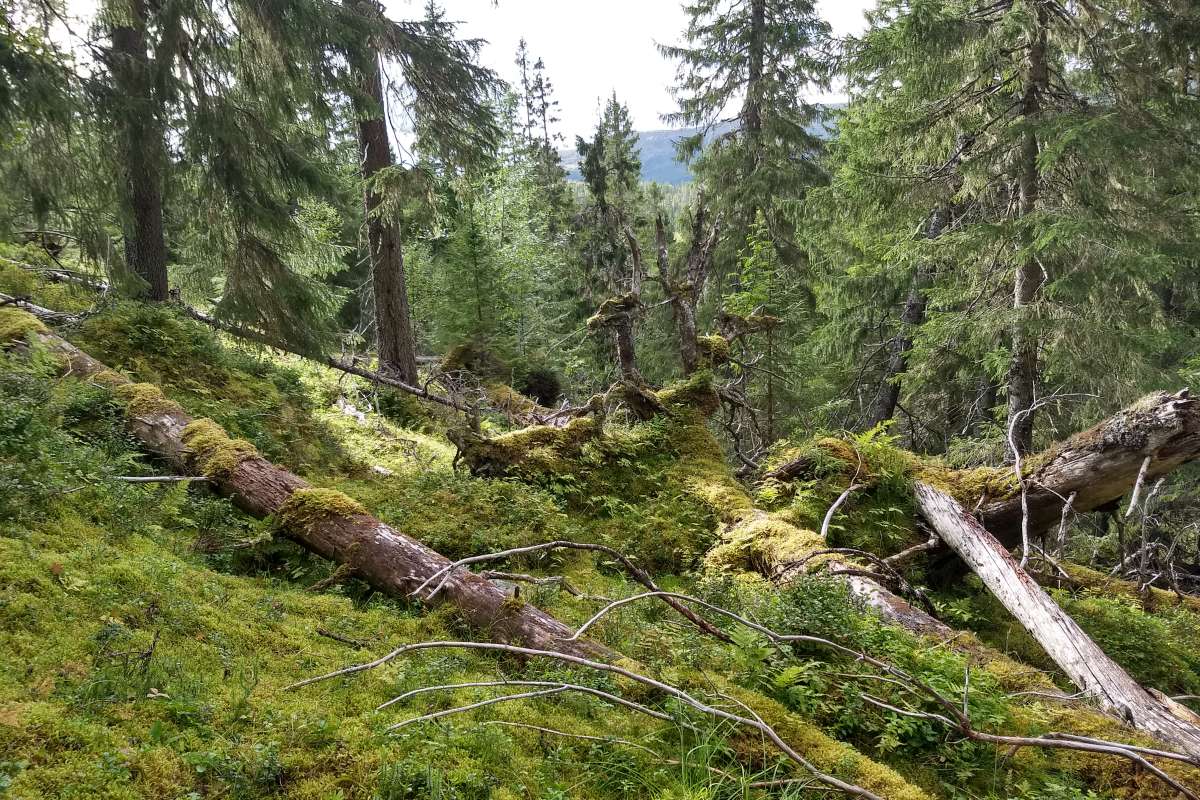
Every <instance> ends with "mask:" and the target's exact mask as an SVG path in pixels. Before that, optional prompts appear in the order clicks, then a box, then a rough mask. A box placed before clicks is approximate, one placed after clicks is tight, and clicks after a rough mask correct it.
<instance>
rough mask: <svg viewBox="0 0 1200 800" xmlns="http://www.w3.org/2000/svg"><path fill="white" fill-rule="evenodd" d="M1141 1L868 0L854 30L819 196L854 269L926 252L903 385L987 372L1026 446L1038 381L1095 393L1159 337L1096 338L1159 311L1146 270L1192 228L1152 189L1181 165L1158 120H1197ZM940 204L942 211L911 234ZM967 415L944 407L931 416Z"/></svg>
mask: <svg viewBox="0 0 1200 800" xmlns="http://www.w3.org/2000/svg"><path fill="white" fill-rule="evenodd" d="M1149 8H1150V5H1149V4H1144V3H1140V2H1106V3H1099V4H1096V3H1092V4H1085V5H1072V6H1069V7H1063V6H1060V5H1059V4H1057V3H1053V2H1048V1H1046V0H1005V1H1004V2H1000V3H988V4H963V3H958V2H933V3H922V4H917V5H913V4H910V3H906V2H893V1H892V0H885V2H882V3H880V5H879V7H878V8H877V9H876V11H875V12H873V14H872V16H871V23H872V24H871V28H870V30H869V31H868V32H867V33H866V34H865V35H864V36H863V37H862V38H861V39H860V40H856V41H853V42H851V46H850V49H849V52H848V55H849V58H848V65H849V78H850V88H851V93H852V94H851V97H852V100H851V106H850V109H849V111H848V112H847V114H846V115H845V117H844V118H843V119H842V120H841V121H840V123H839V131H840V134H839V139H840V142H839V144H838V146H837V148H836V151H835V152H836V168H837V179H836V181H835V191H834V192H833V194H832V196H831V197H830V198H829V200H830V205H829V208H830V209H834V210H833V211H832V213H833V215H834V217H837V218H840V219H841V221H842V227H841V229H840V230H841V231H843V232H844V233H848V235H844V236H842V237H841V238H843V239H844V240H845V241H850V242H859V243H861V247H858V248H857V250H858V252H857V255H852V256H851V258H853V259H854V260H856V261H858V262H859V264H860V267H859V268H858V269H857V271H858V273H859V274H864V270H868V269H869V270H873V271H875V272H876V274H877V275H878V276H879V277H880V279H881V280H883V281H884V282H885V283H886V284H887V285H888V286H890V287H892V288H891V290H890V292H889V294H884V295H883V296H885V297H886V296H894V295H901V296H902V295H903V293H904V291H905V289H904V287H907V286H912V285H913V283H912V281H913V280H914V276H917V275H919V272H918V269H919V267H918V265H920V264H923V263H924V264H928V263H929V262H930V260H931V259H932V260H933V261H936V262H937V263H938V264H939V265H940V266H939V267H938V268H937V270H936V276H935V277H934V278H933V280H932V282H931V283H929V284H928V287H927V292H925V294H926V296H927V297H928V301H929V305H930V309H929V311H928V313H927V314H925V315H924V316H925V320H924V322H923V324H922V325H921V326H920V330H919V331H916V332H915V335H914V336H913V337H912V342H913V345H912V350H911V351H910V352H911V356H910V357H906V358H907V361H908V362H909V363H907V365H906V369H907V371H908V372H909V373H910V377H911V378H913V379H915V381H916V383H915V384H913V388H917V387H919V386H928V387H931V388H932V385H933V384H932V383H931V381H933V380H934V377H933V376H934V375H935V374H936V375H937V376H938V377H937V379H936V380H937V383H938V384H939V385H940V386H942V387H952V386H957V387H959V388H958V389H956V390H955V392H958V393H959V394H958V397H957V398H956V397H954V396H953V393H951V394H950V395H947V393H946V391H945V389H944V388H943V390H942V391H934V392H933V393H932V394H930V395H929V400H931V401H932V402H933V403H934V405H933V407H932V408H931V411H933V410H934V409H936V410H937V413H931V414H930V415H928V416H930V417H941V418H942V419H946V416H945V412H947V411H948V410H949V408H950V407H951V406H957V407H958V408H960V409H962V408H965V407H969V406H972V405H974V406H978V405H979V398H986V396H987V392H986V391H985V392H982V393H979V392H977V390H976V388H975V387H977V386H979V385H981V384H982V385H984V386H987V385H989V384H990V385H996V384H998V383H999V384H1003V385H1004V386H1005V387H1006V390H1007V391H1006V396H1007V405H1008V421H1007V423H1005V428H1006V429H1007V428H1011V429H1012V432H1013V439H1014V443H1015V445H1016V447H1017V449H1019V450H1022V451H1024V450H1027V449H1029V447H1030V446H1031V443H1032V436H1033V421H1034V418H1035V413H1034V412H1035V406H1036V400H1035V398H1037V397H1041V396H1044V395H1045V394H1047V393H1048V392H1049V391H1050V388H1048V387H1053V388H1055V389H1059V390H1060V391H1075V392H1089V393H1094V394H1098V395H1101V394H1102V395H1109V396H1110V402H1111V394H1112V393H1113V392H1117V393H1119V395H1120V396H1121V398H1122V399H1125V398H1126V396H1127V395H1128V394H1129V393H1130V392H1133V391H1137V390H1138V388H1139V384H1140V382H1141V381H1143V380H1145V375H1146V374H1147V373H1146V371H1145V369H1144V367H1145V366H1146V365H1147V364H1148V363H1149V362H1148V361H1147V358H1146V357H1150V358H1151V359H1152V353H1153V351H1154V349H1155V348H1157V347H1160V346H1161V342H1156V341H1153V340H1150V339H1146V340H1143V341H1141V342H1138V345H1139V346H1145V347H1147V348H1148V349H1147V350H1146V351H1145V352H1144V354H1143V355H1144V357H1141V358H1131V359H1129V360H1127V361H1125V363H1122V364H1119V365H1111V364H1105V361H1106V358H1105V353H1111V352H1114V351H1116V350H1117V349H1118V348H1119V347H1121V346H1128V344H1130V342H1128V341H1127V340H1124V337H1123V336H1122V334H1121V330H1122V328H1123V327H1125V326H1127V325H1130V324H1134V321H1135V320H1137V321H1138V323H1137V324H1153V325H1159V324H1161V320H1162V319H1163V318H1162V308H1161V305H1160V304H1159V303H1158V302H1157V301H1156V300H1155V299H1154V298H1155V295H1154V293H1153V291H1152V287H1153V286H1154V285H1156V284H1159V283H1160V282H1161V281H1163V280H1164V279H1165V278H1167V277H1168V276H1169V274H1170V273H1171V272H1172V271H1173V270H1175V269H1178V268H1179V267H1180V265H1182V264H1183V263H1185V262H1186V260H1187V259H1188V258H1194V254H1195V245H1196V235H1195V225H1194V222H1193V221H1189V220H1188V219H1187V215H1186V213H1182V209H1181V208H1178V207H1173V206H1172V205H1171V204H1169V203H1168V204H1163V203H1161V202H1159V201H1158V199H1157V198H1161V197H1169V196H1174V193H1175V189H1173V188H1172V187H1173V186H1176V187H1177V186H1178V183H1177V181H1178V179H1179V176H1180V175H1186V174H1195V173H1194V168H1195V167H1194V165H1195V161H1196V158H1195V154H1194V153H1193V152H1191V151H1190V150H1189V149H1188V148H1187V147H1186V146H1185V145H1184V144H1183V139H1182V138H1181V137H1179V136H1177V135H1176V134H1175V133H1174V131H1176V130H1179V129H1180V128H1181V126H1182V127H1183V129H1188V128H1191V127H1192V126H1194V125H1195V119H1196V117H1195V114H1196V108H1195V106H1194V104H1190V103H1184V102H1181V96H1180V94H1179V92H1178V90H1177V88H1176V86H1173V85H1172V83H1171V81H1170V80H1168V77H1169V76H1170V75H1172V74H1173V73H1174V72H1175V71H1177V70H1178V68H1179V63H1178V61H1176V62H1174V63H1170V64H1169V66H1168V68H1167V69H1165V70H1164V69H1163V67H1164V64H1163V62H1162V61H1161V60H1159V59H1158V58H1156V57H1153V56H1152V53H1153V52H1154V51H1155V49H1156V48H1155V44H1154V43H1157V44H1158V45H1162V44H1163V43H1164V39H1163V35H1164V34H1163V31H1165V30H1167V29H1168V28H1169V27H1170V26H1166V25H1162V23H1161V22H1159V23H1150V22H1149V20H1148V19H1147V15H1148V9H1149ZM1118 52H1119V53H1123V54H1124V55H1123V56H1122V57H1121V58H1119V59H1116V60H1114V59H1113V58H1112V57H1111V55H1112V54H1113V53H1118ZM1165 164H1172V168H1171V169H1170V170H1165V169H1163V165H1165ZM945 206H951V207H952V208H953V209H954V211H953V213H952V217H951V220H950V221H949V224H948V225H947V227H946V229H945V230H944V231H943V232H941V235H939V236H936V237H933V236H930V235H928V232H929V227H930V223H929V220H930V218H931V215H934V214H935V212H936V210H937V209H939V208H942V207H945ZM921 231H924V232H925V233H924V234H921V233H919V232H921ZM1168 231H1169V233H1168ZM835 236H836V235H835ZM1189 253H1190V254H1191V255H1188V254H1189ZM889 262H890V264H891V265H892V266H891V267H888V266H887V264H888V263H889ZM851 263H853V261H852V262H851ZM872 265H873V266H872ZM924 283H925V279H924V278H919V279H917V284H920V285H924ZM890 293H894V295H892V294H890ZM1003 298H1006V299H1007V301H1006V302H1005V300H1004V299H1003ZM863 310H865V309H863ZM897 316H900V315H899V314H897ZM852 317H853V315H852ZM852 317H851V319H852ZM861 318H862V310H860V312H859V319H860V320H861ZM892 319H893V321H890V322H886V323H884V325H885V327H888V328H892V329H893V330H894V329H895V328H894V326H895V324H896V322H895V318H894V317H893V318H892ZM1152 320H1155V321H1154V322H1151V321H1152ZM902 327H907V325H902ZM909 333H913V332H911V331H909ZM886 350H887V348H884V351H886ZM900 350H907V346H905V347H901V348H900ZM952 354H953V355H956V356H957V357H948V356H951V355H952ZM1102 365H1104V366H1102ZM914 368H915V369H914ZM954 370H959V372H958V373H957V374H956V375H955V374H954V373H953V371H954ZM888 371H889V370H886V369H885V370H884V371H883V372H884V375H885V379H886V380H894V379H895V376H894V375H892V376H888V375H887V372H888ZM948 371H949V372H950V375H948ZM981 372H982V373H983V374H980V373H981ZM971 373H974V374H971ZM947 377H950V378H951V380H949V381H947ZM910 383H911V382H910ZM937 404H941V405H942V407H941V408H938V405H937ZM947 404H949V405H947ZM984 405H986V401H985V402H984ZM970 416H971V414H970V412H966V411H963V412H961V413H960V412H953V413H952V417H951V419H949V420H947V425H946V428H945V430H946V431H949V430H951V429H953V428H955V427H957V428H959V429H962V427H963V426H969V425H970V424H971V421H970V419H969V417H970ZM955 417H957V419H956V420H955V419H954V418H955ZM947 435H948V434H947Z"/></svg>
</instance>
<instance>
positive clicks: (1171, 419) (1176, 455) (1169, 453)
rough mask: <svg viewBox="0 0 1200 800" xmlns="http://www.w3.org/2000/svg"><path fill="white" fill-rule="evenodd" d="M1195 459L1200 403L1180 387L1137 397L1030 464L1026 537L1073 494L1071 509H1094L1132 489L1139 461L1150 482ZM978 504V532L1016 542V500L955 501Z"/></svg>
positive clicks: (1199, 450)
mask: <svg viewBox="0 0 1200 800" xmlns="http://www.w3.org/2000/svg"><path fill="white" fill-rule="evenodd" d="M1197 457H1200V403H1198V402H1197V401H1196V400H1194V399H1192V398H1191V396H1190V394H1189V393H1188V391H1187V390H1186V389H1185V390H1184V391H1182V392H1179V393H1177V394H1168V393H1166V392H1157V393H1155V394H1152V395H1149V396H1147V397H1144V398H1142V399H1141V400H1139V401H1138V402H1137V403H1135V404H1134V405H1132V406H1130V407H1129V408H1126V409H1122V410H1121V411H1119V412H1117V413H1116V414H1114V415H1113V416H1111V417H1109V418H1108V419H1106V420H1104V421H1103V422H1101V423H1100V424H1099V425H1096V426H1095V427H1093V428H1091V429H1090V430H1087V431H1084V432H1082V433H1078V434H1076V435H1074V436H1072V437H1071V438H1070V439H1068V440H1067V441H1065V442H1063V443H1061V444H1059V445H1057V446H1055V447H1053V448H1051V449H1050V450H1048V451H1046V452H1045V453H1044V454H1042V455H1039V456H1033V457H1031V458H1030V461H1031V462H1032V463H1033V464H1034V465H1036V466H1035V468H1034V469H1031V470H1030V471H1029V472H1028V474H1027V475H1026V476H1025V485H1026V500H1027V505H1028V508H1029V535H1030V536H1031V537H1032V536H1035V535H1037V534H1040V533H1042V532H1043V531H1045V530H1047V529H1048V528H1050V527H1052V526H1054V525H1057V524H1059V521H1060V520H1061V517H1062V509H1063V506H1064V505H1065V504H1066V502H1067V498H1069V497H1070V496H1071V495H1072V494H1074V495H1075V500H1074V502H1073V503H1072V504H1071V507H1072V509H1074V511H1076V512H1080V513H1082V512H1086V511H1095V510H1096V509H1098V508H1101V507H1103V506H1106V505H1108V504H1110V503H1112V502H1114V501H1116V500H1118V499H1120V497H1121V496H1122V495H1124V494H1125V493H1126V492H1128V491H1129V490H1130V489H1132V488H1133V486H1134V484H1135V483H1136V482H1137V478H1138V474H1139V472H1140V471H1141V469H1142V465H1143V464H1144V463H1145V464H1146V475H1145V480H1146V481H1148V482H1149V481H1151V480H1153V479H1154V478H1158V477H1160V476H1162V475H1166V474H1167V473H1168V472H1171V471H1172V470H1174V469H1176V468H1178V467H1179V466H1181V465H1183V464H1185V463H1187V462H1189V461H1192V460H1194V459H1196V458H1197ZM1146 459H1149V462H1147V461H1146ZM980 499H982V504H981V505H979V518H980V521H982V523H983V525H984V527H985V528H987V529H988V530H989V531H990V532H991V533H992V535H993V536H995V537H996V538H997V539H999V540H1000V542H1001V543H1002V544H1004V545H1005V546H1008V547H1012V546H1015V545H1016V544H1017V543H1019V542H1020V541H1021V497H1020V495H1019V494H1017V495H1015V496H1013V497H1006V498H1004V499H998V500H991V499H989V498H986V497H984V498H962V500H963V501H964V503H971V502H978V501H979V500H980Z"/></svg>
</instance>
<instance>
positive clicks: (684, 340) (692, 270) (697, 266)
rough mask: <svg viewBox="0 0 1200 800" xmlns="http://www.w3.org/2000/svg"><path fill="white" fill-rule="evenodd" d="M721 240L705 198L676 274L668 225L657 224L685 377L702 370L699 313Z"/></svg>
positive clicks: (662, 270) (657, 240)
mask: <svg viewBox="0 0 1200 800" xmlns="http://www.w3.org/2000/svg"><path fill="white" fill-rule="evenodd" d="M719 236H720V223H719V221H715V222H713V223H712V225H711V226H710V225H709V224H708V213H707V211H706V209H705V204H704V197H703V196H701V197H700V199H699V201H698V203H697V206H696V214H695V216H694V217H693V218H692V244H691V246H690V247H689V248H688V253H687V256H686V258H685V259H684V262H683V265H682V268H677V269H676V270H674V271H673V270H672V269H671V266H670V264H669V256H668V253H667V232H666V225H665V224H664V222H663V219H662V217H661V216H659V217H658V218H657V219H656V220H655V245H656V247H657V250H658V274H659V277H660V278H661V279H662V282H663V288H664V289H665V290H666V292H667V294H668V296H669V297H670V300H671V314H672V316H673V317H674V321H675V332H676V335H677V336H678V337H679V359H680V361H681V362H682V364H683V373H684V374H685V375H691V374H692V373H693V372H695V371H696V370H698V369H700V367H701V366H702V357H701V353H700V343H699V331H698V328H697V325H696V310H697V308H698V307H699V305H700V295H701V294H703V292H704V284H705V282H706V281H707V280H708V273H709V269H710V268H711V266H712V257H713V251H714V250H715V249H716V246H717V239H718V237H719Z"/></svg>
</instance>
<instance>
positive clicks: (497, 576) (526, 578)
mask: <svg viewBox="0 0 1200 800" xmlns="http://www.w3.org/2000/svg"><path fill="white" fill-rule="evenodd" d="M479 577H481V578H487V579H488V580H502V581H513V582H515V583H532V584H533V585H535V586H557V587H558V588H560V589H562V590H563V591H564V592H566V593H567V594H569V595H571V596H572V597H578V598H579V599H580V600H596V601H598V602H601V603H610V602H612V598H611V597H604V596H603V595H598V594H585V593H583V592H581V591H579V589H577V588H575V586H574V585H573V584H571V582H570V581H568V580H567V578H566V576H565V575H547V576H545V577H540V578H539V577H537V576H536V575H526V574H524V573H521V572H496V571H495V570H481V571H480V572H479Z"/></svg>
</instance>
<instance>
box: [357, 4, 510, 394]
mask: <svg viewBox="0 0 1200 800" xmlns="http://www.w3.org/2000/svg"><path fill="white" fill-rule="evenodd" d="M356 8H357V10H358V12H359V13H360V14H362V15H363V16H364V17H365V18H366V19H368V20H372V21H374V22H376V23H378V24H379V25H380V31H379V33H378V34H377V35H376V36H375V37H372V38H370V39H368V40H365V41H363V42H360V43H358V44H359V46H358V47H354V46H351V48H350V50H349V53H350V63H351V65H352V67H353V69H354V72H355V74H356V75H357V81H358V84H359V89H358V91H357V92H355V93H354V95H353V97H354V108H355V114H356V116H357V117H358V128H359V145H360V157H361V162H362V175H363V180H364V183H365V189H364V197H365V200H364V202H365V207H366V214H367V240H368V247H369V254H370V259H371V286H372V292H373V297H374V307H375V330H376V339H377V344H378V349H379V364H380V369H381V370H382V371H384V372H385V373H388V374H391V375H395V376H396V377H398V378H400V379H401V380H405V381H408V382H410V383H415V382H416V380H417V362H416V345H415V340H414V334H413V324H412V315H411V312H410V310H409V301H408V288H407V283H406V280H405V273H404V256H403V250H402V247H401V241H400V224H401V219H400V218H399V209H400V207H401V206H402V202H391V203H385V201H384V196H383V195H384V193H385V187H386V186H387V185H388V184H389V183H390V184H391V187H392V189H391V190H392V191H393V192H396V191H400V192H402V191H403V189H402V187H403V186H404V185H405V184H406V183H408V182H407V181H405V180H404V177H403V173H402V172H400V173H398V172H397V168H396V167H394V163H395V162H394V154H393V149H394V148H393V143H392V142H391V138H390V136H389V135H388V124H387V122H388V121H387V111H388V109H389V104H388V102H387V101H386V100H387V99H386V98H385V93H384V78H383V70H382V67H381V60H382V59H394V60H395V61H396V62H397V65H398V67H399V72H400V80H399V83H398V84H397V85H395V86H393V87H391V88H394V90H395V91H394V92H393V99H394V100H395V101H396V102H395V103H394V104H393V105H392V108H394V109H396V110H397V111H398V112H399V113H401V114H403V115H405V116H407V118H408V120H409V121H410V122H411V124H412V127H413V130H414V131H415V133H416V135H417V136H416V145H415V147H416V150H417V151H418V152H420V153H424V154H427V155H428V156H429V157H430V158H432V159H434V160H435V161H437V162H440V163H442V164H451V165H456V166H463V165H472V164H476V163H479V162H480V161H481V160H485V159H487V158H488V157H489V156H490V155H491V153H492V151H493V150H494V148H495V144H496V139H497V136H498V129H497V127H496V123H495V120H494V118H493V115H492V111H491V108H490V106H489V104H488V101H489V99H490V97H491V95H492V92H493V90H494V88H495V86H496V76H495V75H494V74H493V73H492V72H491V71H490V70H487V69H484V68H483V67H480V66H479V65H478V64H477V63H476V60H477V56H478V52H479V48H480V46H481V44H482V42H480V41H478V40H460V39H457V38H455V25H454V23H452V22H449V21H447V20H446V19H445V16H444V14H443V13H442V11H441V10H439V9H438V8H437V7H436V6H435V5H434V4H433V3H432V2H431V3H430V4H429V5H428V6H427V7H426V15H425V18H424V19H423V20H420V21H417V22H400V23H394V22H391V21H389V20H387V19H386V18H384V17H383V16H382V9H381V8H380V7H379V6H378V5H377V4H374V3H367V2H361V1H360V2H358V3H357V5H356Z"/></svg>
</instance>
